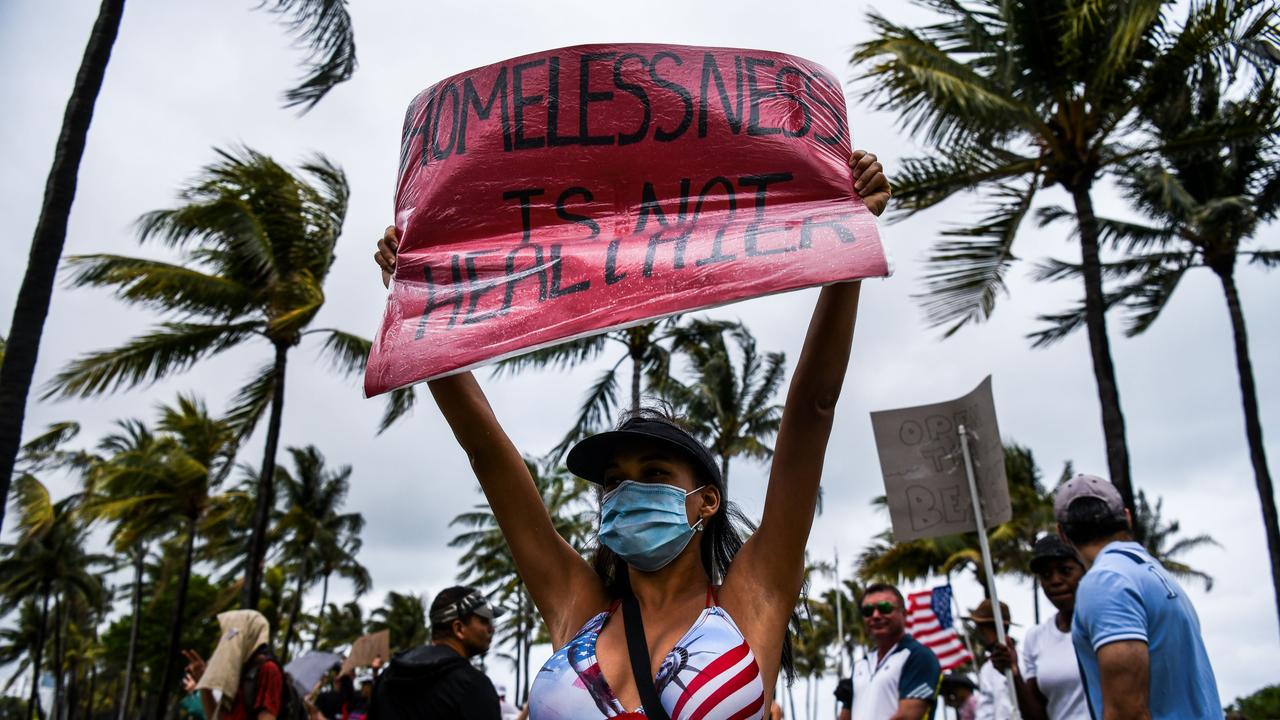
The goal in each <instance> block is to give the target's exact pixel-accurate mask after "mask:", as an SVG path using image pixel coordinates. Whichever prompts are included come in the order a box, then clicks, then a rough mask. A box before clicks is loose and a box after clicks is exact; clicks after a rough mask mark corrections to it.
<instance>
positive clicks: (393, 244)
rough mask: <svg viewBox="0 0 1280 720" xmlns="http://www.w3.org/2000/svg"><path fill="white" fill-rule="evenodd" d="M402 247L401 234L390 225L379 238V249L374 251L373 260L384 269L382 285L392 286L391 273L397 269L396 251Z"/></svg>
mask: <svg viewBox="0 0 1280 720" xmlns="http://www.w3.org/2000/svg"><path fill="white" fill-rule="evenodd" d="M399 249H400V236H399V235H398V234H397V233H396V227H395V226H394V225H388V226H387V229H386V230H384V231H383V233H382V237H380V238H378V249H377V250H375V251H374V253H373V261H374V262H376V263H377V264H378V267H379V268H381V269H382V286H383V287H390V286H391V274H392V273H394V272H395V271H396V251H397V250H399Z"/></svg>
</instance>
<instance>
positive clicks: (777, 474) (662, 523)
mask: <svg viewBox="0 0 1280 720" xmlns="http://www.w3.org/2000/svg"><path fill="white" fill-rule="evenodd" d="M849 164H850V167H851V168H852V179H853V182H854V188H853V190H854V191H855V192H856V193H857V194H859V195H860V196H861V197H862V198H863V201H864V202H865V203H866V205H867V207H868V208H869V209H870V210H871V212H873V213H874V214H876V215H879V214H880V213H881V212H882V211H883V210H884V208H885V205H886V203H887V202H888V200H889V194H890V192H889V182H888V180H887V179H886V177H885V175H884V172H883V168H882V167H881V165H880V163H879V162H877V161H876V157H875V155H872V154H869V153H866V152H863V151H857V152H855V153H854V154H853V157H852V158H851V159H850V163H849ZM379 248H380V249H379V252H378V253H377V255H376V258H377V260H378V264H379V265H380V266H381V267H382V269H383V271H384V273H385V272H388V271H390V270H391V269H392V268H393V267H394V264H395V248H396V235H395V230H394V228H388V230H387V232H386V234H385V236H384V238H383V240H382V241H381V242H380V244H379ZM860 288H861V286H860V284H859V283H857V282H850V283H840V284H836V285H830V286H827V287H824V288H823V289H822V291H821V293H820V294H819V297H818V303H817V307H816V308H815V309H814V312H813V317H812V319H811V320H810V324H809V331H808V334H807V336H806V338H805V341H804V347H803V349H802V350H801V353H800V358H799V361H798V362H797V363H796V367H795V374H794V375H793V377H792V381H791V386H790V388H789V389H788V392H787V399H786V402H785V405H784V409H783V415H782V424H781V428H780V429H779V431H778V436H777V440H776V443H775V448H774V455H773V464H772V468H771V471H770V475H769V485H768V489H767V491H766V495H765V506H764V513H763V516H762V518H761V520H760V525H759V528H758V529H757V530H756V531H755V532H754V533H753V534H751V535H750V537H749V538H746V539H745V540H744V539H743V536H742V534H741V530H740V529H739V526H738V525H736V524H735V522H734V520H733V515H732V508H731V506H730V505H729V503H728V496H727V490H728V488H727V484H726V482H725V480H724V478H723V476H722V475H721V472H720V469H719V465H718V463H717V462H716V460H715V456H714V455H713V454H712V453H711V452H710V451H709V450H708V449H707V448H706V447H705V446H704V445H702V444H701V443H699V442H698V441H697V440H696V439H695V438H693V437H692V436H691V435H690V434H689V433H688V432H687V431H685V430H684V429H683V428H681V427H680V426H679V424H678V423H675V422H672V421H671V420H670V419H669V418H664V417H661V416H658V415H655V414H653V413H640V414H637V415H633V416H631V417H629V418H628V419H627V420H626V421H624V422H623V423H622V425H620V426H619V428H618V429H617V430H615V431H613V432H607V433H601V434H599V435H594V436H592V437H589V438H587V439H586V440H584V441H583V442H582V443H580V444H579V445H577V446H575V447H574V448H573V449H572V450H571V451H570V453H569V455H568V457H567V464H568V467H569V468H570V470H572V471H573V472H574V473H576V474H578V475H579V476H581V477H583V478H585V479H587V480H589V481H591V482H594V483H597V484H599V485H600V486H601V489H602V495H601V520H600V527H599V531H598V537H599V543H600V551H599V553H598V554H597V557H596V562H595V564H594V566H593V565H592V564H590V563H588V562H587V561H585V560H584V559H583V558H582V557H581V556H580V555H579V554H578V550H576V549H575V548H573V547H570V545H569V544H568V543H567V542H566V541H565V540H564V539H563V538H562V537H561V536H560V535H559V534H558V533H557V532H556V528H555V526H554V525H553V523H552V521H551V517H550V516H549V515H548V513H547V511H546V508H545V506H544V504H543V500H542V497H541V495H540V494H539V492H538V488H537V486H536V485H535V484H534V481H533V478H532V476H531V475H530V473H529V469H528V467H527V466H526V465H525V461H524V458H523V457H522V455H521V454H520V452H519V450H517V449H516V447H515V446H514V445H513V444H512V442H511V441H510V439H509V438H508V437H507V435H506V433H505V432H504V431H503V429H502V427H501V425H500V424H499V423H498V420H497V418H496V417H495V416H494V413H493V410H492V408H491V407H490V406H489V403H488V400H487V399H486V398H485V396H484V393H483V391H482V390H481V389H480V386H479V384H478V383H477V382H476V380H475V378H474V377H473V376H472V375H471V374H470V373H462V374H459V375H454V376H451V377H446V378H442V379H439V380H433V381H431V382H429V383H428V386H429V387H430V389H431V394H432V395H433V396H434V398H435V400H436V403H437V405H438V406H439V407H440V410H441V412H442V413H443V414H444V417H445V419H446V420H447V421H448V423H449V425H450V427H451V428H452V429H453V432H454V435H455V436H456V437H457V439H458V443H459V444H460V445H461V446H462V449H463V450H464V451H465V452H466V454H467V457H468V458H469V459H470V461H471V466H472V469H473V470H474V471H475V474H476V478H477V479H478V480H479V482H480V486H481V488H482V489H483V490H484V493H485V497H486V498H487V499H488V502H489V506H490V507H491V508H492V510H493V513H494V516H495V517H496V518H497V521H498V526H499V527H500V528H501V530H502V533H503V536H504V538H505V539H506V541H507V545H508V546H509V547H510V549H511V554H512V556H513V557H514V559H515V562H516V567H517V569H518V570H519V572H520V577H521V579H522V580H523V581H524V584H525V587H526V588H527V589H528V591H529V594H530V595H531V596H532V598H533V602H534V605H535V606H536V607H537V608H538V611H539V613H540V614H541V615H542V618H543V620H544V621H545V623H546V626H547V630H548V631H549V633H550V636H551V644H552V647H553V648H554V650H555V654H554V655H553V656H552V658H551V660H549V661H548V663H547V664H546V665H545V666H544V667H543V668H542V670H541V671H540V672H539V673H538V674H537V676H536V677H537V679H536V680H535V682H534V684H533V687H532V688H531V689H530V697H529V707H530V717H531V718H532V720H547V719H559V718H572V719H573V720H590V719H591V718H603V717H634V716H637V715H639V714H640V713H641V712H644V714H645V716H647V717H648V718H650V719H651V720H654V719H656V718H660V717H662V716H664V715H665V716H670V717H688V716H690V715H693V716H697V717H705V718H707V719H708V720H716V719H723V718H730V717H733V718H757V719H758V718H761V717H762V716H763V715H764V714H765V713H766V712H767V711H768V709H769V708H768V705H767V703H766V699H767V698H769V697H772V694H773V685H774V681H775V679H776V678H777V676H778V671H779V668H781V667H783V666H784V663H783V656H784V647H785V645H786V643H787V638H788V633H787V626H788V622H789V620H790V618H791V615H792V612H793V610H794V608H795V603H796V600H797V599H798V597H799V595H800V590H801V586H802V583H803V580H804V559H805V558H804V549H805V544H806V542H807V541H808V537H809V531H810V528H811V527H812V525H813V517H814V511H815V509H816V504H817V499H818V487H819V482H820V480H821V477H822V466H823V459H824V456H825V454H826V448H827V442H828V439H829V437H830V435H831V428H832V420H833V416H834V410H835V406H836V401H837V399H838V398H839V395H840V390H841V387H842V386H843V384H844V379H845V370H846V368H847V367H848V363H849V353H850V346H851V343H852V340H853V328H854V318H855V316H856V314H857V309H858V298H859V291H860ZM695 539H696V541H695Z"/></svg>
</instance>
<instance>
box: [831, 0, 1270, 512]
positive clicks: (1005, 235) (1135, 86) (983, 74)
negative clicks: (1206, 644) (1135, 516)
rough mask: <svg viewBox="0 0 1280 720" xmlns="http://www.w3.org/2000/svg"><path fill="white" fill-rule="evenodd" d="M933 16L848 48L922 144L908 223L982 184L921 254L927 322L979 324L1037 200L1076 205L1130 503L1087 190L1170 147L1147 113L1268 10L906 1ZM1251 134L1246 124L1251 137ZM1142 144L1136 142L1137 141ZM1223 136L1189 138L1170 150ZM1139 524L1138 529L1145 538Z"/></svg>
mask: <svg viewBox="0 0 1280 720" xmlns="http://www.w3.org/2000/svg"><path fill="white" fill-rule="evenodd" d="M914 2H915V4H917V5H920V6H922V7H927V8H929V9H931V10H933V11H934V12H936V13H938V14H939V15H940V16H941V17H940V18H939V20H938V21H937V22H935V23H933V24H930V25H927V26H924V27H908V26H905V25H898V24H895V23H893V22H891V21H889V20H887V19H886V18H884V17H882V16H881V15H878V14H876V13H874V12H873V13H872V14H871V15H870V21H871V23H872V26H873V27H874V28H875V30H876V35H877V37H876V38H875V39H874V40H871V41H869V42H865V43H863V44H861V45H859V46H858V47H857V49H856V50H855V52H854V54H853V57H852V62H853V63H854V64H855V65H858V66H861V67H863V68H864V71H863V74H862V78H863V79H864V80H867V81H868V90H867V92H866V96H867V97H869V98H872V99H875V100H876V107H877V108H878V109H888V110H894V111H897V112H899V113H900V117H901V120H902V123H903V124H904V125H905V126H906V127H908V128H909V129H910V130H911V131H913V132H915V133H919V134H920V135H921V136H922V137H923V139H924V140H925V141H926V142H927V143H928V144H929V145H930V146H931V148H932V149H931V152H930V153H929V155H927V156H924V157H919V158H915V159H910V160H907V161H905V162H904V163H903V171H902V173H901V174H900V175H899V176H898V177H896V178H895V179H894V189H895V197H896V200H897V202H898V207H899V208H901V209H902V210H903V211H904V212H905V213H908V214H910V213H915V212H919V211H921V210H925V209H927V208H930V207H932V206H934V205H936V204H938V203H939V202H941V201H942V200H945V199H946V198H948V197H951V196H952V195H954V194H956V193H960V192H968V191H982V190H989V191H990V192H991V195H992V198H993V203H992V210H991V212H990V214H989V215H987V216H986V217H985V218H983V219H982V220H980V221H979V222H978V223H977V224H975V225H974V226H972V227H968V228H963V229H955V230H950V231H948V232H946V233H945V236H946V237H947V238H948V239H946V240H944V241H942V242H940V243H938V244H937V245H936V246H935V248H934V250H933V254H932V255H931V257H930V269H929V271H928V274H927V276H926V295H925V296H924V306H925V312H926V315H927V316H928V318H929V320H930V322H931V323H933V324H934V325H947V326H949V327H948V329H947V331H946V332H947V334H948V335H950V334H951V333H954V332H955V331H957V330H958V329H959V328H961V327H962V326H964V325H966V324H968V323H970V322H977V321H981V320H984V319H986V318H987V317H988V316H989V315H990V314H991V312H992V311H993V309H994V307H995V302H996V299H997V296H998V295H999V294H1000V293H1001V292H1002V291H1004V290H1005V285H1004V275H1005V272H1006V271H1007V270H1008V268H1009V266H1010V265H1012V263H1013V262H1014V260H1015V259H1016V258H1015V256H1014V254H1013V243H1014V240H1015V239H1016V238H1017V235H1018V231H1019V229H1020V227H1021V224H1022V220H1023V218H1025V217H1026V215H1027V213H1028V212H1029V211H1030V209H1031V207H1032V204H1033V202H1034V200H1035V196H1036V191H1037V190H1039V189H1040V188H1041V187H1048V186H1051V185H1060V186H1061V187H1062V188H1063V189H1064V190H1065V191H1066V192H1067V193H1068V194H1070V195H1071V198H1072V202H1073V211H1074V216H1075V222H1076V226H1077V233H1076V235H1077V238H1078V240H1079V243H1080V250H1081V258H1082V261H1081V277H1082V278H1083V280H1084V299H1085V326H1086V328H1087V330H1088V336H1089V346H1090V352H1091V356H1092V361H1093V371H1094V376H1095V378H1096V380H1097V386H1098V398H1099V401H1100V405H1101V410H1102V426H1103V435H1104V438H1105V440H1106V448H1107V463H1108V467H1109V470H1110V475H1111V479H1112V481H1113V482H1114V483H1115V484H1116V486H1117V488H1118V489H1119V490H1120V492H1121V494H1122V495H1123V497H1124V500H1125V505H1126V506H1127V507H1128V508H1130V509H1131V510H1132V509H1134V507H1135V506H1134V493H1133V482H1132V479H1131V476H1130V471H1129V454H1128V448H1127V443H1126V439H1125V425H1124V416H1123V414H1122V413H1121V406H1120V393H1119V389H1118V387H1117V384H1116V378H1115V368H1114V364H1113V362H1112V357H1111V347H1110V343H1109V340H1108V337H1107V329H1106V318H1105V314H1104V311H1105V296H1104V293H1103V284H1102V261H1101V258H1100V248H1099V239H1100V233H1101V230H1100V228H1099V224H1098V220H1097V217H1096V216H1095V214H1094V209H1093V198H1092V193H1091V191H1092V188H1093V186H1094V184H1095V183H1096V182H1097V181H1098V180H1100V179H1101V178H1103V177H1105V176H1108V175H1114V174H1116V173H1117V172H1119V171H1121V169H1122V168H1123V167H1124V163H1125V162H1126V161H1127V160H1129V159H1132V158H1135V157H1142V156H1145V155H1148V154H1150V153H1151V152H1153V151H1155V150H1157V149H1159V148H1161V147H1167V148H1173V147H1175V146H1174V144H1173V143H1169V142H1167V140H1166V139H1165V138H1162V137H1159V136H1158V135H1155V136H1152V135H1151V134H1148V135H1139V134H1135V133H1133V132H1131V131H1132V130H1134V129H1142V128H1144V127H1148V125H1147V124H1145V123H1144V116H1145V115H1144V110H1146V109H1148V108H1150V107H1151V106H1153V105H1154V104H1156V103H1158V102H1159V101H1160V100H1161V98H1163V97H1164V96H1165V95H1166V94H1167V93H1168V92H1169V91H1170V90H1171V89H1172V88H1175V87H1177V86H1178V85H1179V84H1181V83H1183V82H1185V76H1186V75H1188V74H1190V73H1192V72H1193V71H1194V70H1195V69H1196V67H1197V66H1198V65H1199V64H1201V63H1203V62H1205V61H1212V62H1217V63H1222V64H1226V63H1229V62H1231V61H1232V60H1236V61H1238V60H1239V57H1238V56H1239V55H1240V54H1241V53H1240V52H1239V51H1238V50H1239V49H1240V48H1244V47H1252V46H1254V45H1255V44H1258V43H1264V42H1274V41H1275V40H1276V38H1277V35H1278V34H1280V33H1277V30H1276V25H1275V21H1274V19H1275V17H1277V14H1278V13H1280V11H1278V10H1277V7H1276V6H1275V5H1274V3H1267V2H1263V0H1243V1H1241V2H1225V1H1216V2H1202V3H1195V4H1193V5H1192V7H1191V9H1190V10H1189V11H1188V14H1187V17H1186V20H1185V22H1184V23H1183V24H1182V25H1181V26H1180V27H1179V26H1176V24H1175V19H1174V17H1173V12H1174V11H1173V10H1172V6H1171V5H1170V3H1167V2H1164V0H1115V1H1114V2H1077V1H1075V0H974V1H973V2H964V3H962V2H937V1H935V0H914ZM1256 131H1257V129H1256V128H1255V129H1254V132H1256ZM1135 139H1139V140H1142V142H1139V143H1138V144H1137V145H1136V146H1135V145H1134V144H1133V143H1132V141H1133V140H1135ZM1209 142H1217V140H1216V138H1204V137H1201V138H1188V139H1184V140H1183V141H1180V142H1179V143H1178V144H1177V147H1178V149H1188V148H1192V147H1197V146H1203V145H1204V144H1206V143H1209ZM1140 531H1141V528H1139V534H1141V532H1140Z"/></svg>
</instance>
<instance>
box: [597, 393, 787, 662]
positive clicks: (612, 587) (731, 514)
mask: <svg viewBox="0 0 1280 720" xmlns="http://www.w3.org/2000/svg"><path fill="white" fill-rule="evenodd" d="M635 418H643V419H645V420H651V421H657V422H663V423H667V424H668V425H671V426H672V427H675V428H677V429H679V430H680V431H681V432H683V433H685V434H687V435H689V436H690V437H694V438H695V439H696V436H694V435H693V433H691V432H689V429H688V427H686V426H685V424H684V423H683V422H682V421H681V420H680V418H679V417H677V416H676V415H675V414H674V413H673V412H671V410H670V408H669V407H642V408H640V409H639V410H632V411H628V412H625V413H623V414H622V417H621V418H620V419H619V421H618V427H621V426H622V425H624V424H626V423H627V421H629V420H633V419H635ZM713 454H714V453H713ZM690 465H691V466H692V467H693V468H694V471H695V472H696V473H697V474H698V482H699V484H705V485H711V486H713V487H715V488H716V490H718V491H719V492H720V509H719V510H717V511H716V512H715V514H713V515H712V516H711V517H709V518H707V519H706V521H705V522H704V523H703V531H702V533H701V535H702V538H701V540H700V541H699V542H700V546H699V552H700V554H701V557H702V569H703V570H705V571H706V573H707V577H709V578H711V582H712V583H713V584H715V585H717V586H718V585H720V584H722V583H723V582H724V578H725V576H726V575H727V574H728V573H729V565H730V564H731V563H732V562H733V558H734V556H735V555H737V554H738V551H739V550H741V549H742V544H743V543H744V542H746V539H747V538H748V537H750V536H751V534H752V533H754V532H755V531H756V525H755V523H753V522H752V521H751V520H750V518H748V517H747V516H746V515H745V514H744V513H743V512H742V509H741V508H739V507H738V505H737V503H734V502H732V501H730V500H729V498H728V493H727V492H726V490H725V487H724V484H723V483H722V482H720V481H719V479H718V478H715V477H711V476H710V475H708V474H707V472H706V471H705V470H703V469H702V468H700V467H699V466H698V464H697V463H693V462H691V463H690ZM591 565H592V567H593V568H594V569H595V571H596V575H598V576H599V577H600V579H601V580H602V581H603V582H604V587H605V592H607V593H609V595H610V596H612V597H614V598H621V597H625V596H626V595H630V594H631V578H630V575H629V574H628V572H627V561H626V560H623V559H622V558H621V557H619V556H618V555H617V554H616V553H614V552H613V551H612V550H610V549H609V548H607V547H605V546H604V545H603V544H601V543H599V542H597V543H596V548H595V551H594V553H593V555H592V559H591ZM807 590H808V588H807V587H805V588H801V591H800V594H801V597H804V595H805V593H806V591H807ZM788 625H789V626H788V628H787V635H786V637H784V638H783V640H782V670H783V672H784V674H785V675H786V678H787V683H788V684H790V683H791V682H793V681H794V680H795V661H794V655H793V651H792V641H791V638H792V635H793V634H794V633H795V632H797V631H798V629H799V626H800V615H799V613H798V612H792V613H791V621H790V622H789V623H788Z"/></svg>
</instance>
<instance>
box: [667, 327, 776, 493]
mask: <svg viewBox="0 0 1280 720" xmlns="http://www.w3.org/2000/svg"><path fill="white" fill-rule="evenodd" d="M725 335H728V336H729V337H730V338H732V339H733V341H734V343H735V344H736V345H737V355H738V358H739V364H738V365H736V366H735V365H734V358H733V354H731V353H730V350H729V346H728V343H727V342H726V341H725ZM672 350H674V351H677V352H679V353H681V354H682V355H684V356H685V357H687V358H688V360H689V366H690V369H691V371H692V373H693V379H692V380H691V381H690V382H689V383H688V384H685V383H681V382H679V381H677V380H674V379H672V380H670V381H669V382H668V383H666V384H664V385H662V386H661V387H660V391H661V392H662V394H663V396H664V397H666V398H667V399H669V400H670V401H671V402H672V403H673V404H674V405H675V406H676V407H678V408H680V410H681V411H682V412H683V414H684V417H685V420H686V421H687V422H688V423H689V425H690V426H691V429H692V431H693V434H694V435H696V436H697V437H698V439H699V440H702V441H703V442H704V443H706V444H708V445H709V446H710V447H711V449H712V450H713V451H715V453H716V455H718V456H719V457H720V473H721V475H723V476H724V478H725V479H726V480H728V478H729V460H730V459H732V458H733V457H736V456H738V455H744V456H746V457H749V458H754V459H757V460H767V459H769V458H770V457H772V456H773V448H771V447H770V446H769V442H770V440H772V438H773V436H774V435H776V434H777V433H778V426H779V425H781V424H782V406H781V405H779V404H777V403H775V402H773V400H774V398H775V397H776V396H777V394H778V390H779V388H781V387H782V381H783V380H784V379H785V375H786V366H787V359H786V355H784V354H783V353H780V352H770V353H764V354H763V355H761V354H760V353H759V352H758V351H757V350H756V339H755V336H753V335H752V334H751V331H750V330H748V329H747V328H746V326H745V325H742V324H741V323H736V324H733V325H725V324H724V323H710V322H706V321H701V320H694V321H692V322H690V323H689V325H688V326H686V327H685V328H683V329H682V332H680V333H679V334H678V335H677V336H676V337H675V340H674V341H673V343H672Z"/></svg>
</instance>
